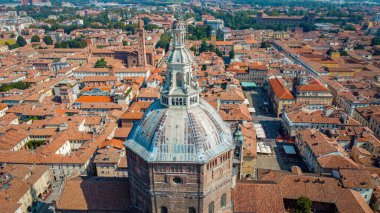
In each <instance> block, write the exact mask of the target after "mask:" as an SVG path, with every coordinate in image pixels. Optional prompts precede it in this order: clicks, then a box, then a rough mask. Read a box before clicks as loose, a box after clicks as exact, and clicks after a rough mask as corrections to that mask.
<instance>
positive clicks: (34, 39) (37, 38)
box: [30, 35, 41, 42]
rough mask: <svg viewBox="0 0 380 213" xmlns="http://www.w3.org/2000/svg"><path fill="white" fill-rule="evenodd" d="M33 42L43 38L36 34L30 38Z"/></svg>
mask: <svg viewBox="0 0 380 213" xmlns="http://www.w3.org/2000/svg"><path fill="white" fill-rule="evenodd" d="M30 41H31V42H40V41H41V39H40V37H39V36H38V35H34V36H32V38H31V39H30Z"/></svg>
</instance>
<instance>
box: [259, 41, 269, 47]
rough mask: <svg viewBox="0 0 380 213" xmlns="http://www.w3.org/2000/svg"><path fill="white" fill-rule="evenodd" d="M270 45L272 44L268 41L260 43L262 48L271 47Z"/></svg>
mask: <svg viewBox="0 0 380 213" xmlns="http://www.w3.org/2000/svg"><path fill="white" fill-rule="evenodd" d="M269 47H270V44H269V42H267V41H264V42H262V43H261V45H260V48H269Z"/></svg>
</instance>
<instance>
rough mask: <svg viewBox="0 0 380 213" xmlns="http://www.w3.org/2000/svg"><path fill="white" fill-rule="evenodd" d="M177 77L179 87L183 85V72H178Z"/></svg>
mask: <svg viewBox="0 0 380 213" xmlns="http://www.w3.org/2000/svg"><path fill="white" fill-rule="evenodd" d="M175 79H176V86H177V87H183V75H182V73H180V72H177V74H176V75H175Z"/></svg>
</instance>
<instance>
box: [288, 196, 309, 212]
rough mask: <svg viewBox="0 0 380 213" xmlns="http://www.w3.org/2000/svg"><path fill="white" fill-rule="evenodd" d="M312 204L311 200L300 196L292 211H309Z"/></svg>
mask: <svg viewBox="0 0 380 213" xmlns="http://www.w3.org/2000/svg"><path fill="white" fill-rule="evenodd" d="M312 206H313V203H312V202H311V200H310V199H309V198H307V197H304V196H302V197H300V198H298V199H297V202H296V207H295V208H294V209H293V211H292V212H295V213H311V208H312Z"/></svg>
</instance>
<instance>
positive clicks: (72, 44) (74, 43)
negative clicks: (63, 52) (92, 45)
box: [54, 38, 87, 48]
mask: <svg viewBox="0 0 380 213" xmlns="http://www.w3.org/2000/svg"><path fill="white" fill-rule="evenodd" d="M54 47H55V48H85V47H87V43H86V42H84V41H82V40H81V39H79V38H76V39H72V40H69V41H62V42H57V43H55V45H54Z"/></svg>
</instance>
